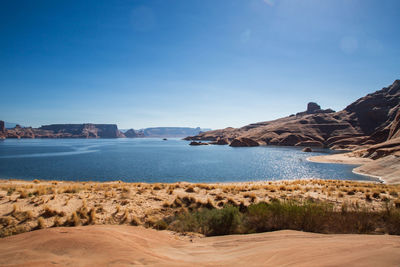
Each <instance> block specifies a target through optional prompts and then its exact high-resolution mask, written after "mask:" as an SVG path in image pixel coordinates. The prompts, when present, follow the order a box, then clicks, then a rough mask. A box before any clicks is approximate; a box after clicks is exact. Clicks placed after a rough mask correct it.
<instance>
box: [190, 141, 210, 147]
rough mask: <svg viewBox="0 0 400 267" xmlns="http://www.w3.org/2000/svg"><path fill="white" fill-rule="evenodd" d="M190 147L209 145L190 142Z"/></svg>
mask: <svg viewBox="0 0 400 267" xmlns="http://www.w3.org/2000/svg"><path fill="white" fill-rule="evenodd" d="M189 145H191V146H206V145H208V143H203V142H196V141H192V142H190V144H189Z"/></svg>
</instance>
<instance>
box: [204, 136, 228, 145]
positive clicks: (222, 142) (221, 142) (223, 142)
mask: <svg viewBox="0 0 400 267" xmlns="http://www.w3.org/2000/svg"><path fill="white" fill-rule="evenodd" d="M209 144H211V145H229V140H228V139H225V138H217V140H216V141H212V142H210V143H209Z"/></svg>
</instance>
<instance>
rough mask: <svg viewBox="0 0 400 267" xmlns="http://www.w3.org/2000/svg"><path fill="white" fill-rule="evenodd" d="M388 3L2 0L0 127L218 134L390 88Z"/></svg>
mask: <svg viewBox="0 0 400 267" xmlns="http://www.w3.org/2000/svg"><path fill="white" fill-rule="evenodd" d="M399 12H400V1H398V0H392V1H391V0H375V1H373V0H146V1H144V0H143V1H139V0H137V1H108V0H107V1H103V0H96V1H71V0H68V1H61V0H57V1H54V0H49V1H41V0H35V1H32V0H27V1H19V0H3V1H2V2H1V7H0V90H1V97H0V99H1V103H0V119H2V120H5V121H9V122H18V123H21V124H22V125H26V126H29V125H31V126H40V125H42V124H51V123H83V122H93V123H116V124H118V126H119V127H120V128H143V127H151V126H191V127H196V126H200V127H209V128H214V129H216V128H223V127H228V126H233V127H239V126H243V125H246V124H248V123H252V122H257V121H265V120H270V119H275V118H279V117H282V116H287V115H290V114H291V113H296V112H299V111H303V110H305V108H306V104H307V102H309V101H315V102H317V103H319V104H320V105H321V106H322V108H333V109H335V110H341V109H343V108H344V107H346V105H348V104H350V103H351V102H352V101H354V100H356V99H357V98H359V97H362V96H364V95H365V94H367V93H370V92H373V91H375V90H378V89H380V88H382V87H384V86H387V85H390V84H391V83H392V82H393V81H394V80H395V79H400V26H399V25H400V17H399V14H400V13H399Z"/></svg>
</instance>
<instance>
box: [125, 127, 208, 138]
mask: <svg viewBox="0 0 400 267" xmlns="http://www.w3.org/2000/svg"><path fill="white" fill-rule="evenodd" d="M208 130H210V129H202V128H200V127H197V128H190V127H152V128H145V129H139V130H134V129H129V130H128V131H126V132H125V136H126V137H128V138H136V137H158V138H164V137H165V138H174V137H181V138H182V137H185V136H188V135H197V134H200V133H202V132H203V131H208Z"/></svg>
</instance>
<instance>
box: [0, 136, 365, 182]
mask: <svg viewBox="0 0 400 267" xmlns="http://www.w3.org/2000/svg"><path fill="white" fill-rule="evenodd" d="M328 153H334V152H332V151H330V150H327V149H320V150H318V151H316V152H312V153H304V152H302V151H301V148H296V147H274V146H260V147H251V148H245V147H240V148H232V147H229V146H211V145H210V146H195V147H193V146H189V145H188V142H186V141H182V140H178V139H169V140H168V141H163V140H161V139H147V138H143V139H22V140H16V139H6V140H3V141H0V178H7V179H8V178H15V179H51V180H70V181H76V180H79V181H86V180H93V181H110V180H122V181H125V182H176V181H188V182H231V181H258V180H281V179H299V178H323V179H346V180H370V179H371V178H369V177H367V176H361V175H358V174H354V173H352V169H353V168H354V167H355V166H354V165H342V164H323V163H314V162H309V161H307V160H306V158H307V157H310V156H316V155H323V154H328Z"/></svg>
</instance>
